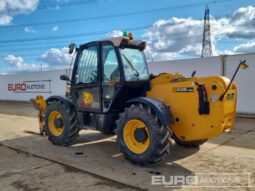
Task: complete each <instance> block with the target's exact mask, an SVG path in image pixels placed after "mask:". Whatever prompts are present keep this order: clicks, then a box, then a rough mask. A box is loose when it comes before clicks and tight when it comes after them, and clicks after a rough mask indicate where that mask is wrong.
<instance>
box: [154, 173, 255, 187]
mask: <svg viewBox="0 0 255 191" xmlns="http://www.w3.org/2000/svg"><path fill="white" fill-rule="evenodd" d="M250 176H251V174H250V173H196V174H191V175H176V176H162V175H157V176H152V177H151V184H152V185H154V186H157V185H158V186H159V185H160V186H164V187H166V188H167V187H211V188H222V187H239V188H240V187H245V188H248V187H253V186H252V185H251V178H250Z"/></svg>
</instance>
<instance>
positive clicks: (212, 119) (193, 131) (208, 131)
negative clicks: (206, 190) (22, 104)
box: [147, 74, 237, 141]
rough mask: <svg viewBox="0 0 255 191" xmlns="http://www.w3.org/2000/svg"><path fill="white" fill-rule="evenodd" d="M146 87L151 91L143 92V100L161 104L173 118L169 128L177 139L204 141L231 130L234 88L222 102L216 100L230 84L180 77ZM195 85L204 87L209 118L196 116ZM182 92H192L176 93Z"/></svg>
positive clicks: (217, 79)
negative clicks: (160, 102)
mask: <svg viewBox="0 0 255 191" xmlns="http://www.w3.org/2000/svg"><path fill="white" fill-rule="evenodd" d="M150 83H151V90H150V91H148V92H147V96H148V97H152V98H156V99H159V100H162V101H163V102H164V103H165V104H167V105H169V106H170V108H171V111H172V114H173V117H174V124H173V125H171V127H170V128H171V130H172V131H173V133H174V134H175V136H177V137H178V138H179V139H181V140H184V141H191V140H201V139H208V138H212V137H216V136H218V135H220V134H222V133H224V132H226V131H229V130H231V129H232V128H233V127H234V122H235V110H236V96H237V89H236V86H235V84H232V85H231V87H230V89H229V90H228V92H227V93H226V95H225V97H224V99H223V101H220V100H219V97H220V96H221V94H222V93H223V92H224V91H225V90H226V88H227V86H228V84H229V83H230V80H229V79H228V78H226V77H222V76H211V77H203V78H195V77H194V78H184V77H183V76H182V75H180V74H161V75H159V76H158V77H156V78H154V79H152V80H151V82H150ZM197 84H204V85H205V87H206V90H207V96H208V101H209V104H210V113H209V114H199V109H198V108H199V93H198V91H197ZM213 87H214V88H213ZM215 87H216V88H215ZM182 88H184V89H185V88H189V89H192V88H193V91H189V92H181V91H180V92H179V91H176V90H177V89H178V90H180V89H182Z"/></svg>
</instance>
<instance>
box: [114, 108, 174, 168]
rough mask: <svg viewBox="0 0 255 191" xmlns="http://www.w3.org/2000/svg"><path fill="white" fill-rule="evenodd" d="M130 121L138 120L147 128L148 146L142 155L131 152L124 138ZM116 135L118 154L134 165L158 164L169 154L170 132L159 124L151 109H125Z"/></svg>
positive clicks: (118, 123) (166, 127)
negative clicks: (121, 154) (120, 153)
mask: <svg viewBox="0 0 255 191" xmlns="http://www.w3.org/2000/svg"><path fill="white" fill-rule="evenodd" d="M132 120H138V121H140V122H142V123H144V124H145V126H146V128H147V129H146V131H147V133H148V137H149V141H148V142H149V144H148V148H147V149H146V150H145V151H144V152H142V153H137V152H134V151H132V149H130V147H129V146H128V143H127V141H126V140H125V137H124V136H125V135H126V133H125V132H126V131H127V130H128V128H129V126H127V124H128V123H129V122H131V121H132ZM126 128H127V130H126ZM130 128H131V127H130ZM116 133H117V142H118V145H119V148H120V152H122V153H123V155H124V157H125V158H126V159H128V160H129V161H131V162H132V163H134V164H138V165H142V166H143V165H148V164H153V163H156V162H159V161H160V160H161V159H162V158H163V157H164V156H165V155H167V154H168V153H169V148H170V145H171V140H170V138H171V136H172V133H171V130H170V129H169V127H168V126H164V125H161V124H160V121H159V119H158V117H157V116H156V114H155V113H154V112H153V111H152V110H151V108H149V107H147V106H144V105H142V104H137V105H132V106H130V107H128V108H125V111H124V113H122V114H120V119H119V120H118V121H117V130H116ZM134 134H135V133H134ZM126 137H127V136H126ZM126 139H127V138H126ZM146 141H147V139H146ZM146 141H144V142H143V144H145V143H146Z"/></svg>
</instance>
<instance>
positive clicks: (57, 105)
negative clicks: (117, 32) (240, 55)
mask: <svg viewBox="0 0 255 191" xmlns="http://www.w3.org/2000/svg"><path fill="white" fill-rule="evenodd" d="M145 47H146V42H145V41H133V40H132V35H131V34H128V35H126V36H124V37H115V38H109V39H105V40H99V41H93V42H89V43H87V44H84V45H81V46H79V47H77V46H76V45H75V44H71V45H70V46H69V53H70V54H73V68H72V77H71V79H70V78H69V77H68V76H67V75H62V76H60V78H61V80H65V81H67V83H68V84H69V89H70V91H69V93H68V94H67V95H66V96H52V97H49V98H48V99H47V100H44V98H43V97H42V96H37V98H36V99H35V100H33V103H34V105H35V106H37V108H38V109H39V115H38V116H39V121H40V130H41V133H42V134H43V133H44V132H45V133H46V135H47V136H48V139H49V140H50V141H51V142H52V143H54V144H56V145H70V144H71V143H73V141H74V140H75V138H76V137H77V136H78V133H79V131H80V130H81V129H83V128H84V127H88V126H93V127H95V128H96V129H97V130H99V131H101V132H103V133H107V134H111V133H114V132H116V134H117V142H118V144H119V148H120V152H122V153H123V155H124V156H125V158H127V159H128V160H130V161H131V162H133V163H135V164H139V165H146V164H151V163H155V162H158V161H160V160H161V159H162V157H163V156H164V155H166V154H167V153H168V152H169V149H170V145H171V141H170V139H171V138H172V139H174V140H175V142H176V143H177V144H179V145H183V146H188V147H198V146H199V145H201V144H203V143H204V142H205V141H206V140H207V139H208V138H211V137H216V136H218V135H220V134H222V133H224V132H227V131H229V130H231V129H232V128H233V127H234V121H235V111H236V99H237V89H236V85H235V84H234V83H232V81H233V79H234V77H235V75H234V76H233V78H232V80H231V81H230V80H229V79H228V78H226V77H222V76H211V77H203V78H196V77H194V76H192V77H191V78H185V77H183V76H182V75H180V74H171V73H163V74H159V75H158V76H153V75H149V72H148V66H147V63H146V59H145V56H144V52H143V50H144V49H145ZM240 66H242V67H246V66H247V65H246V64H245V62H241V63H240V64H239V67H238V68H237V70H236V73H237V71H238V69H239V68H240ZM236 73H235V74H236Z"/></svg>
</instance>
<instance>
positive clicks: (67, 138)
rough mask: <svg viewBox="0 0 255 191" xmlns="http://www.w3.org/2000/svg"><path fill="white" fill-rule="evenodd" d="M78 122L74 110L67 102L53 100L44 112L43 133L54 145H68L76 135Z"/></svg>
mask: <svg viewBox="0 0 255 191" xmlns="http://www.w3.org/2000/svg"><path fill="white" fill-rule="evenodd" d="M78 131H79V124H78V119H77V115H76V112H75V110H74V108H73V107H71V106H69V105H68V104H65V103H61V102H58V101H53V102H51V103H49V105H48V107H47V109H46V113H45V133H46V135H47V136H48V139H49V141H51V142H52V143H53V144H56V145H66V146H67V145H70V144H71V143H72V142H73V141H74V140H75V138H76V137H77V135H78Z"/></svg>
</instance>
